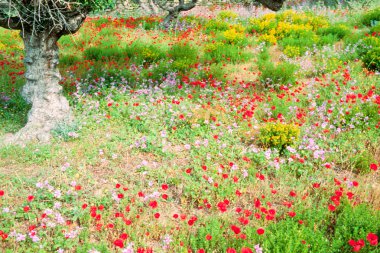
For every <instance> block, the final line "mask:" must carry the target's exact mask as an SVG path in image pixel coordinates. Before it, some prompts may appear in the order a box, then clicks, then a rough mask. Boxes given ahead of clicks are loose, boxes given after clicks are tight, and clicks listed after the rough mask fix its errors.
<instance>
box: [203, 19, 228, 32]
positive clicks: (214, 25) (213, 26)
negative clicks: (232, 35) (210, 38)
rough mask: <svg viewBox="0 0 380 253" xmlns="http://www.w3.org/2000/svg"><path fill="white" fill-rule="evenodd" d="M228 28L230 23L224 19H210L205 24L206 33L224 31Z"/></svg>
mask: <svg viewBox="0 0 380 253" xmlns="http://www.w3.org/2000/svg"><path fill="white" fill-rule="evenodd" d="M228 29H230V24H229V23H227V22H226V21H222V20H218V19H210V20H209V21H207V23H206V24H205V30H206V33H213V32H217V31H226V30H228Z"/></svg>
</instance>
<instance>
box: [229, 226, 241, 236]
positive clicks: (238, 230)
mask: <svg viewBox="0 0 380 253" xmlns="http://www.w3.org/2000/svg"><path fill="white" fill-rule="evenodd" d="M231 229H232V231H234V233H235V234H236V235H237V234H239V233H240V231H241V230H240V228H239V227H237V226H235V225H232V226H231Z"/></svg>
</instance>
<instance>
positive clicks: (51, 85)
mask: <svg viewBox="0 0 380 253" xmlns="http://www.w3.org/2000/svg"><path fill="white" fill-rule="evenodd" d="M111 5H112V0H72V1H70V0H68V1H66V0H0V26H1V27H3V28H6V29H12V30H20V36H21V38H22V40H23V42H24V48H25V49H24V65H25V78H26V83H25V85H24V87H23V88H22V91H21V94H22V96H23V97H24V99H25V100H26V101H27V102H28V103H31V104H32V107H31V110H30V111H29V113H28V119H27V123H26V125H25V126H24V127H23V128H22V129H21V130H19V131H18V132H17V133H15V134H8V135H6V136H5V137H4V138H3V143H16V144H18V143H25V142H28V141H41V142H47V141H49V140H50V138H51V130H52V129H54V128H55V127H56V126H57V125H58V124H60V123H62V122H65V121H70V120H71V119H72V114H71V110H70V107H69V103H68V101H67V99H66V98H65V97H64V96H63V94H62V87H61V86H60V85H59V81H60V79H61V75H60V73H59V70H58V67H57V65H58V62H59V52H58V46H57V41H58V40H59V38H60V37H61V36H63V35H66V34H73V33H75V32H77V31H78V30H79V28H80V27H81V26H82V24H83V22H84V20H85V18H86V16H87V15H88V14H89V13H90V12H91V11H95V10H100V9H103V8H109V7H110V6H111Z"/></svg>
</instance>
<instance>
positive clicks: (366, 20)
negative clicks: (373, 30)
mask: <svg viewBox="0 0 380 253" xmlns="http://www.w3.org/2000/svg"><path fill="white" fill-rule="evenodd" d="M375 22H380V7H379V8H376V9H373V10H371V11H369V12H367V13H366V14H364V15H363V16H362V18H361V23H362V24H363V25H365V26H374V25H375Z"/></svg>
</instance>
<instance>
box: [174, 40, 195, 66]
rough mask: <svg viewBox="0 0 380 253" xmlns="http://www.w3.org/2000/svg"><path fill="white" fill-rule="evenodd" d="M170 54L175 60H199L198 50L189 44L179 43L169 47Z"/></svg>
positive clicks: (193, 61) (192, 61)
mask: <svg viewBox="0 0 380 253" xmlns="http://www.w3.org/2000/svg"><path fill="white" fill-rule="evenodd" d="M168 54H169V56H170V57H171V58H172V59H173V60H174V61H177V60H181V61H182V60H186V61H187V62H191V63H195V62H196V61H197V56H198V50H197V49H196V48H195V47H194V46H191V45H189V44H184V43H177V44H174V45H173V46H172V47H171V48H170V49H169V52H168Z"/></svg>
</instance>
